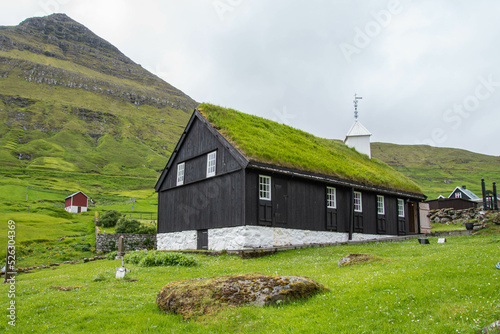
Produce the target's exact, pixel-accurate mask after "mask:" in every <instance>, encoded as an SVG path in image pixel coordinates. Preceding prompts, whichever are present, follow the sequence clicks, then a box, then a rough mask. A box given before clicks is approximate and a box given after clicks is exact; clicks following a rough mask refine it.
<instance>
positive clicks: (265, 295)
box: [156, 273, 325, 319]
mask: <svg viewBox="0 0 500 334" xmlns="http://www.w3.org/2000/svg"><path fill="white" fill-rule="evenodd" d="M324 289H325V287H324V286H323V285H321V284H319V283H317V282H315V281H313V280H312V279H310V278H307V277H299V276H263V275H260V274H254V273H252V274H244V275H234V276H222V277H210V278H196V279H190V280H183V281H175V282H170V283H168V284H167V285H165V286H164V287H163V288H162V289H161V290H160V292H159V293H158V296H157V297H156V304H158V307H159V308H160V309H161V310H162V311H163V312H171V313H176V314H181V315H182V316H183V317H184V318H185V319H189V318H191V317H194V316H200V315H203V314H207V313H214V312H217V311H219V310H220V309H221V308H223V307H236V306H243V305H255V306H264V305H276V304H279V303H282V302H289V301H292V300H296V299H300V298H307V297H310V296H312V295H313V294H315V293H317V292H319V291H321V290H324Z"/></svg>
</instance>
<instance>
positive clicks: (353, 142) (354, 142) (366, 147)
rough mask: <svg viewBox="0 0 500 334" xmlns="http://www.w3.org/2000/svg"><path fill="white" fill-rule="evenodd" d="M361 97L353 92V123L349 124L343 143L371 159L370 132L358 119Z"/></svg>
mask: <svg viewBox="0 0 500 334" xmlns="http://www.w3.org/2000/svg"><path fill="white" fill-rule="evenodd" d="M361 99H362V97H361V96H356V94H354V101H353V102H354V124H353V125H352V126H351V129H350V130H349V132H347V135H346V137H345V140H344V144H346V145H347V146H349V147H354V149H355V150H356V151H358V152H359V153H363V154H366V155H368V157H369V158H370V159H371V157H372V154H371V148H370V136H371V135H372V134H371V133H370V131H368V130H367V129H366V128H365V127H364V126H363V124H361V122H360V121H358V100H361Z"/></svg>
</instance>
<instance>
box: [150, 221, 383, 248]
mask: <svg viewBox="0 0 500 334" xmlns="http://www.w3.org/2000/svg"><path fill="white" fill-rule="evenodd" d="M386 237H389V235H381V234H362V233H354V234H353V235H352V240H354V241H360V240H369V239H381V238H386ZM348 239H349V234H348V233H340V232H327V231H310V230H297V229H289V228H279V227H265V226H237V227H227V228H214V229H209V230H208V249H209V250H216V251H220V250H224V249H225V250H240V249H246V248H271V247H280V246H300V245H309V244H333V243H336V242H346V241H348ZM196 247H197V231H195V230H191V231H183V232H172V233H160V234H158V235H157V248H158V249H159V250H182V249H196Z"/></svg>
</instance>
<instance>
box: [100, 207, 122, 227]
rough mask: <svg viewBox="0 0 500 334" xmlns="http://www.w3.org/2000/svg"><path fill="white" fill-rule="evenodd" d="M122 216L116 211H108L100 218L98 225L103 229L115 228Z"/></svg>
mask: <svg viewBox="0 0 500 334" xmlns="http://www.w3.org/2000/svg"><path fill="white" fill-rule="evenodd" d="M121 215H122V214H121V213H120V212H118V211H116V210H108V211H106V212H105V213H104V214H103V215H102V217H101V218H99V222H98V225H99V226H102V227H113V226H115V225H116V223H117V222H118V219H120V217H121Z"/></svg>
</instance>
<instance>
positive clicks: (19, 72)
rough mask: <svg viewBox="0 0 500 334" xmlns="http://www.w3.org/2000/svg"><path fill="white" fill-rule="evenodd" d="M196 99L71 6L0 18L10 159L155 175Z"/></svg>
mask: <svg viewBox="0 0 500 334" xmlns="http://www.w3.org/2000/svg"><path fill="white" fill-rule="evenodd" d="M196 105H197V102H195V101H194V100H193V99H191V98H190V97H189V96H188V95H186V94H185V93H183V92H182V91H180V90H178V89H177V88H175V87H173V86H172V85H170V84H169V83H167V82H165V81H163V80H162V79H160V78H158V77H157V76H155V75H153V74H152V73H150V72H148V71H147V70H145V69H143V68H142V67H141V66H140V65H138V64H136V63H134V62H133V61H132V60H131V59H130V58H128V57H127V56H125V55H124V54H123V53H122V52H120V50H118V49H117V48H116V47H114V46H113V45H112V44H110V43H109V42H107V41H106V40H104V39H102V38H100V37H99V36H97V35H96V34H94V33H93V32H92V31H90V30H89V29H88V28H86V27H85V26H83V25H82V24H80V23H78V22H76V21H74V20H72V19H71V18H69V17H68V16H67V15H65V14H53V15H50V16H46V17H36V18H29V19H27V20H25V21H23V22H22V23H20V24H19V25H18V26H14V27H0V119H1V120H2V123H1V124H0V162H1V165H2V166H3V167H8V168H12V167H18V168H23V169H32V168H37V169H44V168H48V169H58V170H64V171H71V172H93V173H104V174H120V175H137V176H148V177H154V176H155V175H156V172H157V171H158V170H161V169H162V168H163V167H164V166H165V164H166V161H167V158H168V156H169V154H170V152H171V151H172V149H173V148H174V147H175V144H176V143H177V140H178V139H179V136H180V134H181V133H182V130H183V129H184V126H185V124H186V123H187V121H188V119H189V117H190V114H191V112H192V110H193V109H194V108H195V107H196ZM62 138H64V139H62Z"/></svg>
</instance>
